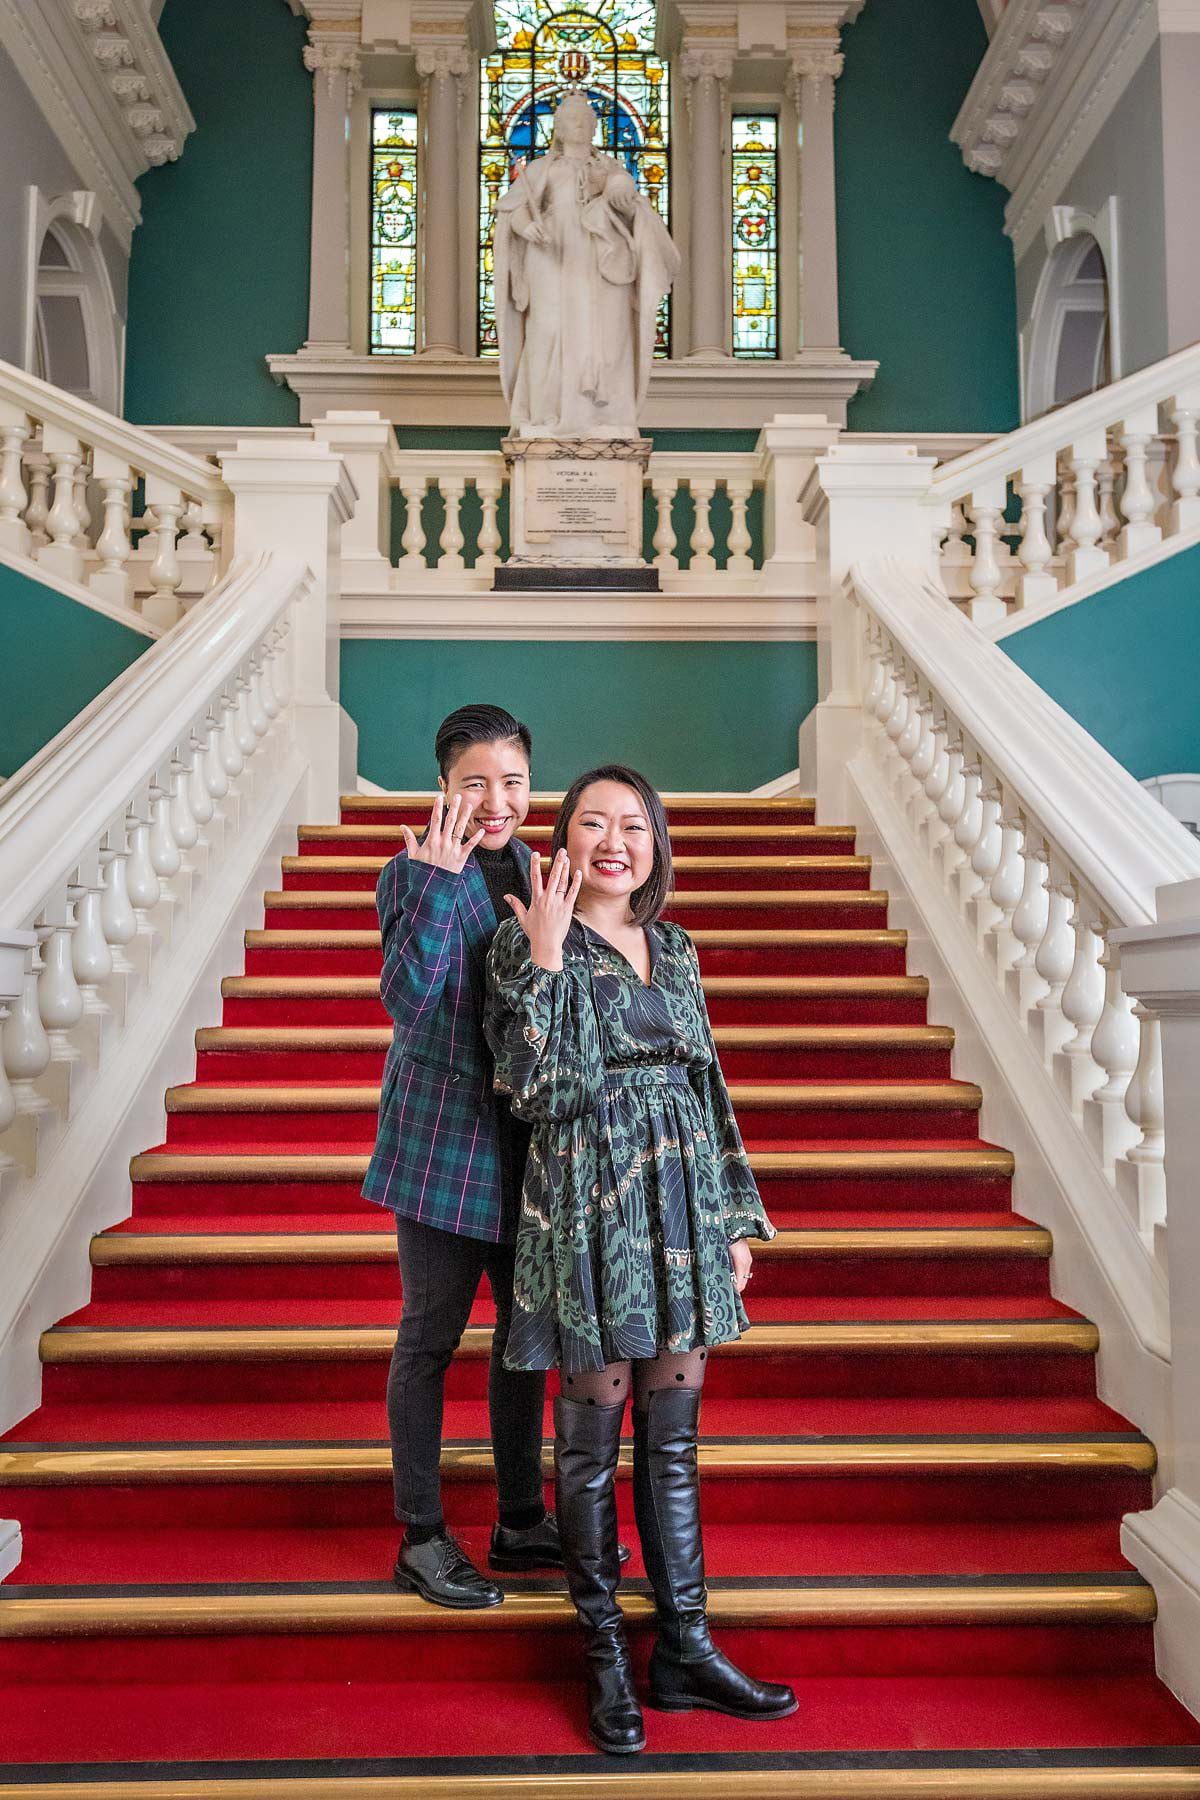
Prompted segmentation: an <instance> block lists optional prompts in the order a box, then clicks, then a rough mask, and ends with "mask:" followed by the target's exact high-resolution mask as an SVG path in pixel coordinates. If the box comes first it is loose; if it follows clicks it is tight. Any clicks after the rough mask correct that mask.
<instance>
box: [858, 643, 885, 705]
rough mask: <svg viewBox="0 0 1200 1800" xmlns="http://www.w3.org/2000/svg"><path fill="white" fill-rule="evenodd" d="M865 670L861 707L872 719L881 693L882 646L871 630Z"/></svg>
mask: <svg viewBox="0 0 1200 1800" xmlns="http://www.w3.org/2000/svg"><path fill="white" fill-rule="evenodd" d="M865 662H866V669H865V673H864V675H863V688H862V706H863V711H864V712H865V713H867V714H869V715H871V716H872V717H873V716H874V713H875V706H876V703H877V702H878V699H879V696H880V694H881V693H882V691H883V681H884V673H883V645H882V644H881V643H880V642H879V638H878V636H877V635H876V634H875V633H874V631H873V629H872V632H871V635H870V636H869V637H868V639H867V643H866V647H865Z"/></svg>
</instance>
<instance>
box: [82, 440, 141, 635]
mask: <svg viewBox="0 0 1200 1800" xmlns="http://www.w3.org/2000/svg"><path fill="white" fill-rule="evenodd" d="M93 473H94V475H95V478H96V481H97V482H98V483H99V487H100V494H101V505H102V508H103V513H104V524H103V527H102V528H101V532H100V536H99V537H98V538H97V539H96V555H97V558H98V559H99V567H98V568H96V569H93V570H92V572H91V574H90V575H89V576H88V586H89V587H90V588H91V590H92V592H93V593H94V594H99V595H101V596H102V598H103V599H105V600H109V601H111V602H112V604H113V605H114V606H129V605H130V604H131V601H132V583H131V582H130V579H129V571H128V569H127V568H126V566H125V565H126V563H127V562H128V560H129V558H130V556H131V555H132V554H133V545H132V544H131V543H130V540H129V496H130V494H131V493H132V492H133V470H132V469H131V468H130V466H129V464H128V463H124V462H121V461H119V460H118V459H117V458H116V457H114V456H110V455H109V454H108V452H107V451H106V450H97V451H96V453H95V458H94V463H93Z"/></svg>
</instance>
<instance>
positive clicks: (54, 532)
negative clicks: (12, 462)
mask: <svg viewBox="0 0 1200 1800" xmlns="http://www.w3.org/2000/svg"><path fill="white" fill-rule="evenodd" d="M42 446H43V448H44V450H45V452H46V455H47V456H48V457H49V458H50V466H51V468H52V469H53V471H54V475H53V481H54V501H53V504H52V505H51V508H50V511H49V512H48V513H47V514H46V530H47V532H48V533H49V536H50V542H49V543H48V544H43V545H41V547H40V548H39V550H38V552H37V559H38V561H39V562H40V563H41V564H42V565H43V567H44V568H47V569H49V570H51V571H52V573H53V574H55V575H61V576H63V577H64V579H66V580H67V581H80V580H82V578H83V555H82V553H81V552H80V550H79V548H78V546H77V544H76V542H75V534H76V532H77V531H78V530H79V520H78V518H77V516H76V513H75V474H76V471H77V470H78V468H79V459H80V456H81V455H82V453H83V446H82V445H81V444H80V442H79V439H78V438H75V437H70V436H68V435H67V434H66V433H65V432H62V431H59V430H58V429H57V428H56V427H52V426H49V425H46V426H43V428H42Z"/></svg>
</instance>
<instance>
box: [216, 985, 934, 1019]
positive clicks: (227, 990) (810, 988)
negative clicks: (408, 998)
mask: <svg viewBox="0 0 1200 1800" xmlns="http://www.w3.org/2000/svg"><path fill="white" fill-rule="evenodd" d="M701 986H702V987H703V989H704V991H705V993H706V994H719V995H721V996H722V997H725V996H728V995H741V996H745V997H747V998H754V997H756V996H758V995H760V994H761V995H762V996H763V998H764V999H771V1000H775V999H781V998H783V997H784V996H789V997H803V998H810V999H867V998H871V999H901V998H903V999H913V1000H925V999H927V998H928V996H929V980H928V977H926V976H924V975H705V976H703V977H702V978H701ZM378 993H379V977H378V976H377V975H226V976H224V977H223V978H222V981H221V995H222V998H223V999H233V998H241V999H265V1000H269V999H272V998H276V997H278V998H285V999H286V998H289V997H291V996H295V997H297V998H300V997H303V998H305V999H321V998H323V997H328V998H330V999H360V998H361V999H372V998H374V997H375V996H376V995H378ZM263 1029H269V1028H268V1027H263ZM368 1029H370V1028H368ZM387 1029H388V1030H389V1031H390V1029H391V1027H390V1026H389V1027H388V1028H387ZM912 1029H915V1027H914V1028H912ZM944 1029H949V1027H945V1028H944Z"/></svg>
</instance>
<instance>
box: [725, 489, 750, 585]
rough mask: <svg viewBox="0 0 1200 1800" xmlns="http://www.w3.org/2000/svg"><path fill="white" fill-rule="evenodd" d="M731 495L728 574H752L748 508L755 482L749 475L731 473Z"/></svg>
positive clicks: (726, 569)
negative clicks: (747, 517)
mask: <svg viewBox="0 0 1200 1800" xmlns="http://www.w3.org/2000/svg"><path fill="white" fill-rule="evenodd" d="M725 489H726V492H727V493H728V495H729V556H728V559H727V561H726V563H725V573H726V574H727V575H751V574H753V572H754V562H753V559H752V557H751V555H750V526H749V524H748V523H747V519H746V508H747V506H748V505H749V503H750V496H751V494H752V493H753V492H754V482H753V480H752V479H751V477H750V476H749V475H730V476H729V477H728V478H727V479H726V482H725Z"/></svg>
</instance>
